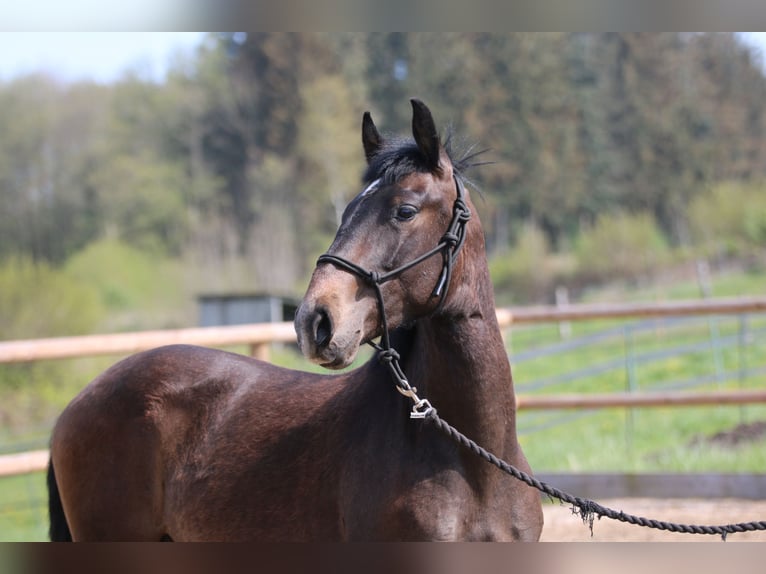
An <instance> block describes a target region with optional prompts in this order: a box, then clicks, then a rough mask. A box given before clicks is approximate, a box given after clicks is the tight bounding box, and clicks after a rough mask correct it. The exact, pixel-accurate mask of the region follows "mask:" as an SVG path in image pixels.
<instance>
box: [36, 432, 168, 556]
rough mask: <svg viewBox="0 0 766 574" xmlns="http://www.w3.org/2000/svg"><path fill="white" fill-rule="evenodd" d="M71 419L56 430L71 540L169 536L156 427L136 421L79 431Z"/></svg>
mask: <svg viewBox="0 0 766 574" xmlns="http://www.w3.org/2000/svg"><path fill="white" fill-rule="evenodd" d="M67 422H68V423H69V424H67V426H66V428H64V429H63V430H62V429H61V427H59V428H58V429H57V432H56V433H55V434H54V437H53V441H52V447H51V452H52V463H51V464H52V465H53V466H55V479H56V483H57V486H58V491H59V493H60V496H61V503H62V506H63V509H64V512H65V515H66V521H67V523H68V525H69V530H70V531H71V537H72V539H73V540H75V541H85V540H88V541H96V540H109V541H128V540H130V541H159V540H161V539H162V538H163V537H165V536H167V535H168V533H167V532H165V529H164V527H163V516H162V480H161V479H159V476H160V475H159V472H160V471H159V468H160V465H159V459H160V456H159V451H158V444H157V443H158V442H159V441H158V439H157V436H156V432H155V431H154V429H152V428H151V427H148V426H147V425H145V424H142V421H135V422H133V423H131V422H127V423H124V424H123V425H122V426H120V428H119V430H116V429H115V428H114V427H113V428H111V429H109V430H110V431H111V433H99V432H94V429H90V431H89V432H88V433H87V434H85V433H83V432H77V427H78V426H79V425H77V424H73V422H72V419H71V418H70V419H69V420H68V421H67ZM80 428H81V429H82V427H80ZM102 430H105V429H102ZM83 437H86V440H84V439H83Z"/></svg>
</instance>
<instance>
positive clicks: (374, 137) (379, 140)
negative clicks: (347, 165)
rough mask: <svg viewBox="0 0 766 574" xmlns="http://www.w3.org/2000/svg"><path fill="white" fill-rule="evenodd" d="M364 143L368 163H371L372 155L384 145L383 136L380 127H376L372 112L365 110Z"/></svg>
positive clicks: (363, 121) (363, 124) (363, 117)
mask: <svg viewBox="0 0 766 574" xmlns="http://www.w3.org/2000/svg"><path fill="white" fill-rule="evenodd" d="M362 145H363V146H364V157H366V158H367V163H370V160H371V159H372V157H373V156H374V155H375V154H376V153H378V150H380V148H381V147H382V146H383V137H382V136H381V135H380V133H379V132H378V128H376V127H375V123H374V122H373V121H372V116H371V115H370V112H364V116H362Z"/></svg>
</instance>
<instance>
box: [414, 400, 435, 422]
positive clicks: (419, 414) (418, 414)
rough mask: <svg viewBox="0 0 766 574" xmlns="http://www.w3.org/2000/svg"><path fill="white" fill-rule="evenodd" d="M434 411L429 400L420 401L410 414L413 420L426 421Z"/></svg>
mask: <svg viewBox="0 0 766 574" xmlns="http://www.w3.org/2000/svg"><path fill="white" fill-rule="evenodd" d="M420 409H423V410H420ZM432 410H434V408H433V407H432V406H431V403H429V402H428V399H420V400H419V401H418V402H417V403H415V404H414V405H412V412H411V413H410V418H411V419H424V418H426V417H427V416H428V415H429V413H430V412H431V411H432Z"/></svg>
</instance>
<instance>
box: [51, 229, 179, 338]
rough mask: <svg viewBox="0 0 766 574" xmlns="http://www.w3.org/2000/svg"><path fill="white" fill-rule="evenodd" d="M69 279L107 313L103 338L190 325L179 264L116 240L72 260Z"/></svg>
mask: <svg viewBox="0 0 766 574" xmlns="http://www.w3.org/2000/svg"><path fill="white" fill-rule="evenodd" d="M65 272H66V275H67V276H68V277H71V278H73V280H76V281H78V282H80V283H83V284H87V285H89V287H90V292H91V295H90V297H91V303H92V304H98V305H100V307H101V308H103V309H105V310H106V311H107V313H108V314H107V316H106V317H105V318H104V319H103V320H102V321H101V324H100V325H99V329H100V330H101V331H104V332H108V331H119V330H130V329H151V328H163V327H165V328H169V327H173V326H181V325H185V324H188V322H189V321H188V318H187V317H186V316H182V317H178V316H176V314H178V313H181V314H182V315H184V314H188V311H189V310H188V308H187V305H183V304H181V305H179V303H178V301H179V300H186V299H191V297H189V294H187V293H185V291H184V289H185V282H184V280H183V279H184V276H183V274H182V273H181V270H180V268H179V264H178V262H177V261H174V260H171V259H168V258H167V257H164V256H162V255H157V254H154V255H153V254H151V253H149V252H146V251H142V250H139V249H137V248H135V247H132V246H131V245H129V244H126V243H124V242H122V241H119V240H116V239H103V240H100V241H97V242H94V243H91V244H90V245H88V247H87V248H85V249H83V250H82V251H80V252H78V253H76V254H75V255H73V256H72V257H71V258H70V259H69V260H68V261H67V264H66V267H65Z"/></svg>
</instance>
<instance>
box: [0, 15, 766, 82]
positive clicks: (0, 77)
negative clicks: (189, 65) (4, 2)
mask: <svg viewBox="0 0 766 574" xmlns="http://www.w3.org/2000/svg"><path fill="white" fill-rule="evenodd" d="M20 4H23V2H21V3H20ZM61 4H62V5H64V4H66V2H65V1H64V0H62V2H61ZM743 36H744V37H745V39H746V40H747V41H749V42H751V43H753V44H754V45H756V46H758V47H759V48H760V51H761V63H762V64H763V65H764V67H765V68H766V32H747V33H745V34H743ZM203 38H204V33H200V32H0V81H7V80H11V79H13V78H15V77H17V76H19V75H22V74H26V73H30V72H36V71H45V72H48V73H50V74H52V75H53V76H54V77H57V78H58V79H60V80H62V81H67V82H69V81H77V80H93V81H96V82H100V83H108V82H112V81H114V80H116V79H119V77H120V76H121V75H122V74H124V72H125V71H126V70H131V71H137V72H138V73H139V74H140V75H141V76H142V77H145V78H153V79H156V80H161V79H162V78H164V76H165V72H166V70H167V68H168V66H169V64H170V62H171V61H172V58H173V56H174V54H178V53H179V52H188V51H190V50H193V49H194V47H196V46H198V45H199V44H200V42H202V39H203Z"/></svg>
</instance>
